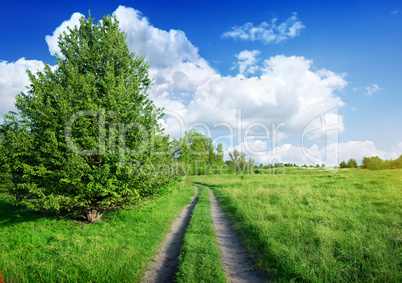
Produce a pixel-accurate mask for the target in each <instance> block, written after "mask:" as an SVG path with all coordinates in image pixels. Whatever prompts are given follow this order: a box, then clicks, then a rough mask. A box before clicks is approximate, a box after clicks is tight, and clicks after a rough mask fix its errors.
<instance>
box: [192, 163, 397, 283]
mask: <svg viewBox="0 0 402 283" xmlns="http://www.w3.org/2000/svg"><path fill="white" fill-rule="evenodd" d="M193 181H194V182H199V183H203V184H205V185H208V186H210V187H211V188H212V189H213V190H214V192H215V195H216V196H218V197H219V198H220V201H221V204H222V206H223V208H224V210H225V211H226V212H227V214H228V215H229V217H230V218H231V219H232V220H233V222H234V224H235V227H236V228H237V229H238V230H239V231H240V233H241V234H242V236H243V239H244V243H245V245H246V248H247V249H248V250H249V252H250V253H251V254H252V255H253V257H254V258H255V260H256V263H257V266H258V267H259V268H260V269H262V270H265V271H266V272H268V274H271V275H273V276H274V279H276V280H277V281H284V282H288V281H304V282H347V281H352V282H402V207H401V204H402V170H399V169H398V170H383V171H369V170H361V169H346V170H340V172H339V173H338V174H335V175H333V174H330V173H328V172H326V171H323V170H316V169H314V170H298V169H287V171H286V174H285V175H251V176H243V177H241V176H233V175H232V176H198V177H194V178H193Z"/></svg>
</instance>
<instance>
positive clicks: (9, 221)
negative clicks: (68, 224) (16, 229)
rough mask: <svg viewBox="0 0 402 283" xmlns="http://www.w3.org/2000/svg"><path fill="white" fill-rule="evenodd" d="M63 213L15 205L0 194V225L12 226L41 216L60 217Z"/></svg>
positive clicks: (48, 217) (35, 219)
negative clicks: (34, 209)
mask: <svg viewBox="0 0 402 283" xmlns="http://www.w3.org/2000/svg"><path fill="white" fill-rule="evenodd" d="M62 216H63V215H60V214H56V213H48V212H46V213H44V212H40V211H33V210H29V209H27V208H26V207H24V206H20V205H19V206H16V205H13V204H12V203H10V201H7V200H6V199H4V198H3V197H2V196H1V195H0V227H5V226H12V225H15V224H18V223H23V222H33V221H37V220H39V219H42V218H47V219H61V218H62Z"/></svg>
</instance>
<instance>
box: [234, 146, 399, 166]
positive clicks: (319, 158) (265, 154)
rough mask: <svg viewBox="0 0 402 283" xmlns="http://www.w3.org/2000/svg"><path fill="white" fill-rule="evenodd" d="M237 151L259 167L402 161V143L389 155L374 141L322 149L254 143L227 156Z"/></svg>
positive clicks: (237, 147) (317, 147) (241, 147)
mask: <svg viewBox="0 0 402 283" xmlns="http://www.w3.org/2000/svg"><path fill="white" fill-rule="evenodd" d="M250 148H253V151H250ZM234 149H236V150H238V151H241V152H243V153H246V156H247V157H253V158H255V163H256V164H260V163H263V164H269V163H271V164H275V163H292V164H293V163H296V164H297V165H299V166H301V165H303V164H306V165H308V166H309V165H316V164H320V165H321V164H325V165H326V166H338V165H339V163H340V162H341V161H342V160H345V161H348V160H349V159H350V158H353V159H356V161H357V163H358V164H361V162H362V159H363V157H364V156H368V157H371V156H379V157H380V158H381V159H395V158H398V157H399V156H400V155H401V152H402V143H399V144H398V146H397V147H395V148H394V150H393V151H392V152H385V151H381V150H379V149H377V148H376V146H375V144H374V142H373V141H349V142H345V143H331V144H328V145H327V146H321V147H320V146H318V145H317V144H313V145H311V146H309V147H302V146H301V145H296V144H289V143H286V144H281V145H278V146H275V147H272V146H270V144H269V142H268V143H267V142H265V141H261V140H254V141H251V142H249V143H246V142H243V143H241V144H240V145H236V146H234V147H230V148H229V149H228V150H227V151H226V153H228V152H229V151H233V150H234ZM254 150H258V151H259V154H255V153H254ZM306 153H307V154H306ZM311 156H313V157H314V158H312V157H311Z"/></svg>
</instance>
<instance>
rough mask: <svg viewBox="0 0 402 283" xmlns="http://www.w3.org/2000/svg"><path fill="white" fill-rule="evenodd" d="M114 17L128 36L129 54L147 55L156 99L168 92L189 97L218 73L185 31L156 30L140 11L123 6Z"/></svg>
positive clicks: (152, 94)
mask: <svg viewBox="0 0 402 283" xmlns="http://www.w3.org/2000/svg"><path fill="white" fill-rule="evenodd" d="M114 14H116V17H117V19H118V20H119V22H120V28H121V29H122V30H123V31H124V32H126V33H127V43H128V45H129V48H130V51H132V52H134V53H136V54H138V55H141V54H143V55H145V59H146V60H147V61H148V63H149V66H150V75H151V77H153V78H154V79H155V81H154V83H155V85H154V86H153V87H152V89H151V96H152V97H153V98H156V97H157V96H158V95H160V94H161V93H163V92H165V91H169V92H170V93H176V95H177V94H178V93H179V94H181V95H188V94H189V93H191V92H194V91H195V90H196V89H197V86H198V85H200V84H202V83H203V82H204V81H205V80H207V79H208V78H209V77H210V76H211V75H213V74H214V73H215V71H214V70H213V69H212V68H211V67H210V66H209V64H208V63H207V62H206V61H205V60H204V59H203V58H201V57H200V56H199V54H198V49H197V48H196V47H195V46H194V45H193V44H192V43H191V42H190V41H189V40H188V38H187V37H186V35H185V33H184V32H183V31H180V30H173V29H172V30H170V31H164V30H161V29H158V28H155V27H153V26H152V25H151V24H150V22H149V21H148V19H147V18H145V17H143V16H142V14H141V13H140V12H139V11H137V10H135V9H132V8H127V7H124V6H119V7H118V8H117V10H116V11H115V12H114Z"/></svg>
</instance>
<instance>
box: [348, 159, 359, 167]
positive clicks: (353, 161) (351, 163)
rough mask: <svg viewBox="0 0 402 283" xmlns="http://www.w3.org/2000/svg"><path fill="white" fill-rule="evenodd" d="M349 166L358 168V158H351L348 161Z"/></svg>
mask: <svg viewBox="0 0 402 283" xmlns="http://www.w3.org/2000/svg"><path fill="white" fill-rule="evenodd" d="M347 167H348V168H357V162H356V160H355V159H353V158H351V159H349V160H348V163H347Z"/></svg>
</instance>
